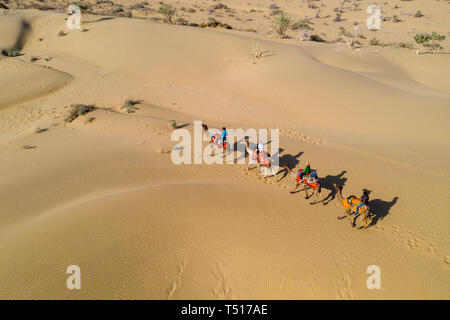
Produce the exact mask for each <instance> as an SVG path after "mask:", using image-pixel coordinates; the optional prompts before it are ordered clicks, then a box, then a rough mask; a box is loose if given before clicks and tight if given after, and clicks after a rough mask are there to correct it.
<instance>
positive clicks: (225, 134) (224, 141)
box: [222, 127, 228, 148]
mask: <svg viewBox="0 0 450 320" xmlns="http://www.w3.org/2000/svg"><path fill="white" fill-rule="evenodd" d="M227 134H228V133H227V128H225V127H223V128H222V143H223V147H224V148H225V146H226V143H227Z"/></svg>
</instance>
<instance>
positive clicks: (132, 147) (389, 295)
mask: <svg viewBox="0 0 450 320" xmlns="http://www.w3.org/2000/svg"><path fill="white" fill-rule="evenodd" d="M263 2H264V8H266V7H268V5H269V3H268V2H267V5H266V3H265V1H263ZM235 3H236V8H238V7H241V6H242V7H245V5H246V4H244V3H243V2H242V3H241V2H239V4H238V1H233V5H235ZM406 5H409V3H408V4H405V6H406ZM331 6H332V4H330V7H331ZM329 9H330V8H329ZM327 10H328V9H327ZM433 10H435V11H438V9H436V8H434V9H433ZM438 15H439V16H440V13H439V14H438ZM24 19H25V21H27V22H28V23H29V25H30V28H31V31H30V35H29V36H28V37H27V40H26V41H24V43H23V46H22V48H21V52H22V53H23V55H21V56H18V57H2V58H1V59H0V145H1V148H0V176H1V177H2V178H1V179H0V203H1V207H0V252H1V254H0V279H2V282H1V284H0V297H1V298H4V299H15V298H32V299H47V298H63V299H80V298H89V299H94V298H97V299H98V298H104V299H112V298H120V299H126V298H146V299H147V298H148V299H186V298H187V299H189V298H193V299H197V298H203V299H283V298H284V299H318V298H321V299H398V298H402V299H404V298H406V299H417V298H425V299H448V298H450V296H449V293H448V292H449V291H448V287H449V284H450V274H449V271H450V266H449V261H450V258H449V256H450V242H449V239H448V234H449V231H450V230H449V224H448V221H449V220H448V212H449V205H450V204H449V202H448V194H449V191H450V188H449V187H450V184H449V178H450V177H449V163H448V158H449V150H450V148H449V147H450V145H449V139H448V123H449V115H450V113H449V110H448V105H449V101H450V83H449V79H450V77H449V74H448V73H449V70H450V68H449V64H450V60H449V58H448V55H444V54H441V55H431V54H430V55H420V56H417V55H415V54H414V53H413V52H411V51H403V50H398V49H394V48H389V47H387V48H378V49H377V50H378V51H379V52H378V53H377V54H373V53H372V49H373V48H362V49H361V50H359V51H352V50H349V49H346V48H344V47H342V46H339V45H333V44H320V43H312V42H298V41H294V40H293V39H287V40H286V41H282V40H279V39H273V38H269V37H266V36H264V35H262V34H260V33H258V34H253V33H243V32H237V31H223V30H221V31H220V30H210V29H200V28H191V27H185V26H177V25H165V24H160V23H154V22H151V21H149V20H143V19H125V18H119V17H115V18H114V19H108V20H106V19H105V20H102V19H99V16H91V17H89V21H90V22H89V23H87V24H86V27H87V28H88V29H89V31H87V32H79V31H68V30H67V29H64V28H65V21H64V15H62V14H58V13H55V12H37V11H32V10H26V11H20V10H17V11H14V12H12V13H9V14H8V19H4V17H1V18H0V30H5V29H6V28H10V27H11V26H13V27H14V28H16V29H15V33H14V36H11V38H9V39H6V38H2V39H1V40H0V47H1V48H11V47H12V46H14V44H15V43H17V40H18V39H19V38H20V30H21V28H20V23H21V21H23V20H24ZM439 19H441V18H437V21H440V20H439ZM59 30H66V31H67V32H68V34H67V35H65V36H63V37H61V36H58V32H59ZM395 32H400V31H397V30H396V31H395ZM38 38H42V39H43V40H42V41H40V40H38ZM255 42H257V43H258V44H259V45H260V46H261V48H263V49H264V50H267V51H268V52H270V54H268V55H267V56H265V57H263V58H261V59H255V58H253V57H252V55H251V47H252V44H254V43H255ZM32 56H38V57H51V59H49V60H48V61H47V60H45V59H40V60H38V61H34V62H30V57H32ZM58 89H59V90H58ZM126 99H131V100H133V101H135V103H136V107H137V108H138V109H137V110H136V112H134V113H127V112H126V109H124V108H123V104H124V101H125V100H126ZM75 103H83V104H94V105H95V106H96V107H97V109H96V110H94V111H92V112H90V113H89V114H86V115H84V116H80V117H78V118H77V119H75V120H74V121H73V122H70V123H68V122H65V121H64V117H65V115H66V114H67V112H68V108H69V106H70V105H71V104H75ZM89 117H91V119H90V120H89V121H87V120H88V118H89ZM171 120H176V123H177V124H178V125H180V126H182V127H184V128H185V129H188V130H190V131H191V132H192V130H193V125H192V124H193V121H194V120H203V121H204V122H206V123H208V125H209V126H210V127H216V128H220V127H222V126H224V125H225V126H227V127H228V128H278V129H280V136H281V137H280V147H281V148H282V149H281V151H280V160H281V161H282V162H287V163H289V164H290V165H291V167H296V168H300V167H302V166H304V163H305V162H306V161H309V162H311V164H312V166H313V168H316V169H317V170H318V173H319V177H320V180H321V183H322V185H323V193H324V195H325V197H326V202H327V203H328V204H327V205H325V206H323V205H322V204H321V203H318V204H314V205H310V204H309V202H310V201H307V200H305V199H304V197H303V193H298V194H295V195H291V194H290V193H289V191H290V190H291V188H292V187H293V184H294V180H293V178H292V177H291V176H290V175H287V176H284V174H283V173H281V172H280V173H279V175H278V178H279V179H281V181H280V182H276V181H275V179H273V178H267V179H264V178H262V177H258V176H257V175H256V173H255V170H250V171H247V170H246V166H245V165H237V164H227V165H212V166H210V165H206V164H202V165H180V166H177V165H174V164H173V163H172V162H171V160H170V154H169V153H168V152H169V151H170V150H171V148H172V147H173V146H174V145H175V144H176V143H175V142H172V141H170V135H171V132H172V128H171V126H170V124H171ZM37 127H39V128H40V129H46V130H45V131H42V132H39V130H36V128H37ZM37 132H39V133H37ZM206 145H207V143H206V142H205V143H204V146H205V147H206ZM23 146H29V147H30V148H28V149H25V148H24V147H23ZM333 183H338V184H344V194H345V195H350V194H355V195H357V196H359V194H360V192H361V189H362V188H367V189H369V190H371V203H370V205H371V207H372V209H373V211H374V212H375V214H376V217H375V219H374V223H373V225H372V226H371V227H369V228H367V229H365V230H357V229H353V228H351V227H350V225H349V223H348V221H347V220H343V221H340V220H337V219H336V217H337V216H339V215H341V214H342V212H343V209H342V207H341V206H340V204H339V202H338V201H337V199H336V193H335V191H334V190H333V187H332V185H333ZM71 264H76V265H79V266H80V267H81V270H82V289H81V290H68V289H67V288H66V279H67V276H68V275H67V274H66V273H65V271H66V268H67V266H68V265H71ZM373 264H376V265H379V266H380V268H381V270H382V289H380V290H368V289H367V287H366V279H367V277H368V275H367V274H366V269H367V267H368V266H369V265H373Z"/></svg>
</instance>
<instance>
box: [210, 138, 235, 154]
mask: <svg viewBox="0 0 450 320" xmlns="http://www.w3.org/2000/svg"><path fill="white" fill-rule="evenodd" d="M210 146H211V155H212V151H213V149H214V146H216V147H217V148H219V149H221V150H222V152H223V156H225V153H229V152H230V146H229V145H228V143H227V142H226V141H225V143H223V140H222V137H221V135H220V134H218V133H216V134H214V135H212V136H211V140H210Z"/></svg>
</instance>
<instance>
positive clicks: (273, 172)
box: [270, 166, 278, 182]
mask: <svg viewBox="0 0 450 320" xmlns="http://www.w3.org/2000/svg"><path fill="white" fill-rule="evenodd" d="M270 171H271V172H272V175H273V177H274V178H275V180H277V182H278V179H277V175H276V173H275V170H274V169H273V167H272V166H270Z"/></svg>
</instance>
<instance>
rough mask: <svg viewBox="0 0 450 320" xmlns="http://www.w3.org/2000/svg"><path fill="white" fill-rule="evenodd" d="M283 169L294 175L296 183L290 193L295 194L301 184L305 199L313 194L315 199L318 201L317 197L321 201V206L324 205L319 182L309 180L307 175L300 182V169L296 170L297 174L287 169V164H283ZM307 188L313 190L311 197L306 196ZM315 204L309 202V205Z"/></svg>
mask: <svg viewBox="0 0 450 320" xmlns="http://www.w3.org/2000/svg"><path fill="white" fill-rule="evenodd" d="M283 168H285V169H286V170H287V171H288V172H289V173H291V174H292V175H296V183H295V187H294V189H293V190H292V191H291V193H292V194H293V193H295V191H296V190H297V188H298V186H299V185H300V183H303V184H304V185H305V189H304V190H305V199H309V198H310V197H312V196H313V195H314V194H315V195H316V199H319V197H320V198H321V199H322V204H323V205H326V203H325V201H324V200H325V199H324V197H323V194H322V186H321V185H320V182H319V180H318V179H311V177H309V175H305V176H304V177H303V178H302V180H300V173H301V172H302V171H303V170H302V169H299V170H298V173H297V174H295V173H294V171H293V170H292V169H291V168H289V165H288V164H287V163H285V164H283ZM308 187H311V188H312V189H313V193H312V194H311V195H308ZM315 203H316V202H310V203H309V204H315Z"/></svg>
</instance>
